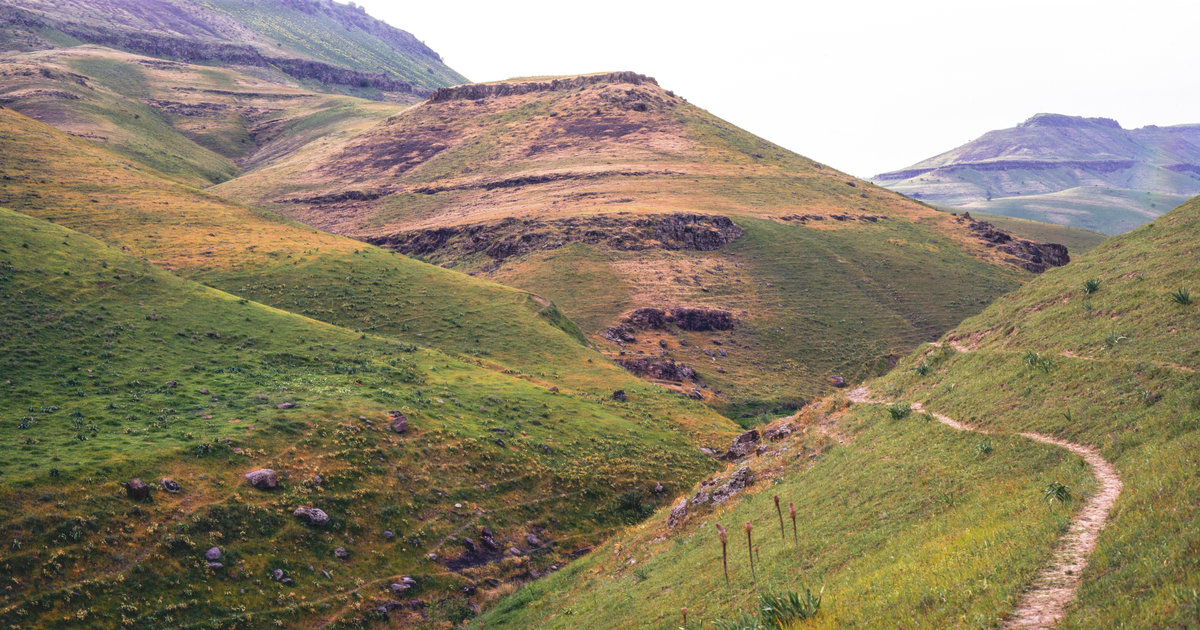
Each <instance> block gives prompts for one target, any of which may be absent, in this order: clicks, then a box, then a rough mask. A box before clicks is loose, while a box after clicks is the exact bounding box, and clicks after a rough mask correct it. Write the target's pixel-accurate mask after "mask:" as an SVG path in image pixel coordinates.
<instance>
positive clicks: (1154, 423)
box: [483, 200, 1200, 629]
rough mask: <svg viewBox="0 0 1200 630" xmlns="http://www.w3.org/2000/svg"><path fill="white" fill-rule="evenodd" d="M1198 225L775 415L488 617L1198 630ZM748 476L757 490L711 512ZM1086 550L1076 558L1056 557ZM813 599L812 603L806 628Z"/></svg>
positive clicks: (503, 622) (558, 621)
mask: <svg viewBox="0 0 1200 630" xmlns="http://www.w3.org/2000/svg"><path fill="white" fill-rule="evenodd" d="M1198 226H1200V200H1193V201H1191V202H1189V203H1187V204H1185V205H1183V206H1181V207H1179V208H1176V209H1175V210H1173V211H1171V212H1169V213H1167V214H1165V215H1164V216H1162V217H1159V218H1158V219H1157V220H1155V221H1154V222H1152V223H1150V224H1147V225H1144V226H1142V227H1140V228H1138V229H1136V230H1134V231H1132V232H1130V233H1127V234H1124V235H1121V236H1117V237H1114V238H1111V239H1109V240H1107V241H1106V242H1105V243H1103V244H1102V245H1100V246H1099V247H1097V248H1096V249H1095V250H1093V251H1091V252H1089V253H1088V254H1085V255H1082V256H1080V257H1078V258H1077V259H1076V260H1074V261H1073V262H1072V263H1071V265H1069V266H1067V267H1064V268H1061V269H1054V270H1051V271H1049V272H1047V273H1046V274H1044V275H1043V276H1041V277H1039V278H1037V279H1036V280H1033V281H1031V282H1029V283H1028V284H1026V285H1025V286H1023V287H1022V288H1020V289H1018V290H1017V291H1014V292H1012V293H1009V294H1007V295H1005V296H1003V297H1001V298H1000V299H998V300H997V301H996V302H995V303H994V304H992V305H991V306H989V307H988V308H987V309H985V310H984V311H983V312H982V313H981V314H979V315H978V316H976V317H972V318H970V319H968V320H966V321H965V322H963V323H962V324H961V325H960V326H958V327H956V328H955V329H954V330H952V331H950V332H949V333H947V334H946V335H945V336H944V337H943V338H942V339H941V340H939V341H938V342H937V343H932V344H925V345H922V346H921V347H920V348H918V349H917V350H916V352H914V353H912V354H911V355H909V356H907V357H905V358H904V359H903V360H902V361H901V362H900V364H899V365H898V366H897V368H896V369H895V370H893V371H892V372H890V373H889V374H888V375H886V376H884V377H882V378H879V379H874V380H871V381H868V382H867V383H865V387H864V388H863V389H862V390H859V391H857V392H854V393H852V394H851V396H849V397H846V396H841V395H839V396H834V397H829V398H826V399H823V400H821V401H819V402H817V403H814V404H813V405H810V406H808V407H806V408H805V409H803V410H801V411H800V412H799V413H797V414H796V415H794V416H792V417H789V418H786V419H783V420H781V421H778V422H776V423H773V424H772V425H771V426H770V427H767V428H766V431H765V432H764V434H763V439H762V445H763V447H764V448H761V449H759V450H758V451H757V452H758V453H759V454H758V455H757V457H756V456H754V455H753V454H750V455H747V457H746V458H744V459H739V460H735V461H733V462H731V464H730V466H729V468H728V469H727V470H725V471H721V472H718V473H717V474H716V475H714V476H713V477H712V478H710V480H706V481H704V482H702V483H701V484H699V485H698V486H696V487H693V488H691V489H689V490H688V491H686V492H684V493H681V494H680V497H679V501H677V503H676V504H675V508H673V509H670V510H669V509H665V508H664V509H663V510H661V511H660V512H659V513H658V514H656V515H655V517H653V518H651V519H650V520H649V521H647V522H646V523H644V524H643V525H641V526H638V527H636V528H632V529H631V530H629V531H628V532H626V533H625V534H623V535H622V536H618V537H615V538H614V539H612V540H611V541H609V542H608V543H606V544H605V545H604V546H603V547H601V548H600V549H598V553H594V554H591V555H589V556H588V557H587V558H585V559H583V560H581V561H580V562H577V563H575V564H573V565H571V566H570V567H569V568H568V569H567V570H566V571H563V572H560V573H558V574H556V575H554V576H551V577H550V578H548V579H547V580H544V581H541V582H538V583H535V584H533V585H530V586H528V587H526V588H524V589H522V590H521V591H518V592H517V593H515V594H513V595H512V596H510V597H509V598H508V599H506V600H504V601H501V602H500V603H499V604H498V605H497V606H496V607H495V608H493V609H492V610H491V611H489V612H488V613H487V614H485V616H484V618H483V621H484V623H485V625H486V627H488V628H575V627H581V626H588V627H627V626H628V627H633V626H636V627H643V628H679V627H685V628H710V627H717V628H738V629H743V628H759V627H777V626H775V625H772V624H769V623H766V620H767V619H768V618H769V616H770V615H769V613H770V611H769V610H768V607H773V608H775V609H777V610H782V611H783V616H784V617H785V619H790V621H787V622H785V624H784V625H783V626H782V627H786V628H845V627H863V628H867V627H870V628H875V627H938V628H974V627H1069V628H1096V629H1100V628H1114V627H1122V626H1126V627H1138V628H1151V627H1190V626H1192V625H1194V624H1195V621H1196V619H1197V614H1198V612H1200V600H1198V599H1197V597H1196V591H1197V588H1200V577H1198V576H1200V573H1197V571H1196V558H1197V557H1198V556H1197V551H1198V550H1200V532H1198V531H1197V529H1196V510H1197V509H1198V506H1200V483H1198V482H1197V479H1200V476H1198V474H1197V473H1198V472H1200V460H1198V459H1197V456H1196V453H1197V447H1198V446H1200V381H1197V379H1196V370H1197V368H1198V367H1200V350H1197V349H1198V348H1200V339H1198V338H1197V335H1200V326H1198V323H1200V311H1198V308H1197V301H1200V300H1197V297H1198V296H1197V290H1198V289H1197V277H1196V274H1195V272H1194V270H1195V268H1196V264H1197V263H1198V262H1200V259H1198V258H1197V254H1198V252H1197V251H1196V247H1195V244H1196V243H1197V242H1200V234H1198ZM852 400H855V401H858V402H852ZM869 400H874V401H876V402H875V403H872V402H868V401H869ZM878 403H882V404H878ZM956 421H957V423H961V424H957V425H956V424H954V423H955V422H956ZM945 424H951V425H952V426H951V427H947V426H944V425H945ZM956 429H957V430H956ZM789 431H790V433H789ZM1047 441H1049V442H1057V443H1058V445H1054V444H1046V443H1045V442H1047ZM1067 446H1072V448H1071V449H1069V448H1066V447H1067ZM1076 447H1077V448H1078V449H1079V450H1080V451H1083V452H1085V453H1088V458H1087V459H1085V458H1083V457H1081V456H1080V455H1079V454H1078V453H1077V452H1073V449H1074V448H1076ZM1105 462H1107V464H1105ZM1108 466H1111V470H1109V471H1107V472H1104V471H1102V470H1101V469H1102V468H1107V467H1108ZM741 469H746V470H748V471H749V476H750V479H751V483H750V485H749V486H748V487H747V488H746V489H745V490H744V491H743V492H741V493H739V494H736V495H735V496H734V497H733V498H731V499H729V500H726V501H724V502H722V503H721V504H720V505H712V497H715V496H716V494H717V493H716V492H715V491H714V488H718V487H724V484H725V483H727V481H728V480H729V479H731V478H734V477H739V478H743V479H744V478H745V477H744V475H745V473H742V474H741V475H739V473H737V472H736V471H738V470H741ZM714 482H715V483H714ZM1122 485H1123V487H1122ZM775 497H778V498H779V500H780V503H781V504H782V507H783V508H786V507H787V506H788V505H789V504H793V505H795V507H796V508H797V512H798V515H797V518H796V522H797V526H796V529H795V530H793V521H792V520H791V518H790V515H789V514H788V511H787V510H786V509H779V510H778V511H777V509H778V508H777V507H776V505H777V504H776V503H774V501H773V499H774V498H775ZM1098 500H1105V501H1111V504H1110V506H1109V507H1108V508H1105V509H1101V510H1099V511H1096V510H1094V509H1093V508H1092V507H1091V506H1092V505H1093V504H1094V503H1095V502H1096V501H1098ZM680 506H683V507H684V508H686V510H685V511H684V512H680V510H681V509H682V508H681V507H680ZM743 523H748V524H750V525H751V526H752V530H751V532H750V534H749V535H750V536H752V537H753V538H752V541H748V540H747V534H745V533H744V532H743V527H742V524H743ZM718 524H723V525H724V526H725V527H726V528H727V530H728V532H729V536H728V549H727V550H728V560H727V566H728V569H727V571H728V574H729V577H728V579H727V578H726V577H725V570H723V566H722V546H723V545H722V541H721V536H720V535H719V533H718V531H717V525H718ZM777 527H778V528H780V529H779V530H778V533H777V529H776V528H777ZM1087 528H1090V531H1092V532H1093V534H1095V538H1094V540H1093V541H1092V542H1091V543H1088V542H1086V541H1085V539H1084V538H1081V537H1080V535H1079V533H1078V532H1079V531H1082V530H1084V529H1087ZM751 543H752V544H753V545H754V548H753V555H754V560H753V563H755V564H756V566H754V565H753V564H752V561H751V559H750V557H749V556H750V551H751V550H750V549H749V548H748V545H749V544H751ZM1092 544H1094V547H1091V549H1090V551H1089V550H1088V548H1089V547H1090V546H1091V545H1092ZM1073 549H1083V550H1084V551H1081V552H1080V553H1081V554H1082V561H1074V564H1071V563H1067V564H1063V562H1064V561H1063V558H1064V557H1065V556H1069V555H1070V553H1069V552H1068V550H1073ZM1051 567H1056V568H1057V572H1056V573H1046V572H1047V569H1048V568H1051ZM1045 576H1049V577H1045ZM1059 587H1061V588H1059ZM789 593H792V594H795V595H797V596H798V597H797V602H798V603H797V604H796V605H793V604H790V603H789V601H790V600H789V598H788V594H789ZM806 593H809V594H811V596H812V597H814V598H816V597H819V598H820V603H819V606H818V607H817V608H818V610H817V611H816V612H815V614H813V615H811V616H810V617H809V618H808V619H807V620H804V619H803V618H802V617H801V615H800V613H805V614H807V613H811V612H812V609H813V607H812V605H811V603H812V600H811V599H810V598H809V597H808V596H806ZM771 594H777V595H781V596H782V597H783V603H782V604H780V603H779V601H778V600H769V599H766V598H764V596H770V595H771ZM797 611H798V612H797ZM685 614H686V621H685V617H684V615H685ZM1018 617H1020V618H1021V619H1022V620H1023V621H1018V619H1017V618H1018ZM758 624H762V625H758ZM1021 624H1025V625H1021Z"/></svg>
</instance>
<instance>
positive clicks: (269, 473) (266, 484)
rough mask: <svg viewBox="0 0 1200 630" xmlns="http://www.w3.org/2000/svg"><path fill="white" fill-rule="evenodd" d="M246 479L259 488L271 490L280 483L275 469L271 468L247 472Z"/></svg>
mask: <svg viewBox="0 0 1200 630" xmlns="http://www.w3.org/2000/svg"><path fill="white" fill-rule="evenodd" d="M246 480H247V481H249V482H250V485H252V486H254V487H255V488H258V489H259V490H269V489H271V488H274V487H275V486H277V485H279V479H278V478H277V477H275V471H274V470H271V469H270V468H259V469H258V470H251V471H250V472H248V473H246Z"/></svg>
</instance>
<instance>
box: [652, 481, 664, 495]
mask: <svg viewBox="0 0 1200 630" xmlns="http://www.w3.org/2000/svg"><path fill="white" fill-rule="evenodd" d="M662 491H663V485H662V484H661V483H659V482H655V483H654V488H653V492H654V494H661V493H662Z"/></svg>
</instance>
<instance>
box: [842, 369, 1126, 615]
mask: <svg viewBox="0 0 1200 630" xmlns="http://www.w3.org/2000/svg"><path fill="white" fill-rule="evenodd" d="M849 398H850V400H851V401H853V402H856V403H874V404H881V405H885V404H890V402H888V401H883V400H871V398H870V392H869V391H868V390H867V388H866V387H860V388H858V389H856V390H854V391H852V392H850V393H849ZM912 409H913V410H914V411H917V412H919V413H930V415H932V416H933V417H934V418H935V419H936V420H937V421H938V422H941V423H942V424H944V425H946V426H948V427H951V428H953V429H957V430H959V431H974V432H976V433H984V434H986V433H991V432H990V431H985V430H982V429H976V428H974V427H971V426H968V425H965V424H963V423H961V422H958V421H957V420H954V419H953V418H950V417H949V416H944V415H942V414H939V413H932V412H926V411H925V408H924V407H922V406H921V404H920V403H914V404H913V405H912ZM1021 436H1022V437H1025V438H1028V439H1030V440H1034V441H1036V442H1042V443H1045V444H1052V445H1054V446H1058V447H1060V448H1065V449H1067V450H1069V451H1071V452H1072V453H1077V454H1079V455H1080V456H1081V457H1083V460H1084V461H1085V462H1087V464H1088V466H1090V467H1091V469H1092V475H1093V476H1094V477H1095V478H1096V483H1097V484H1098V486H1099V491H1098V492H1096V493H1094V494H1092V496H1090V497H1089V498H1088V500H1087V502H1086V503H1084V505H1083V508H1082V509H1081V510H1079V512H1078V513H1077V514H1075V516H1074V517H1072V518H1071V527H1070V529H1069V530H1067V533H1066V535H1065V536H1063V538H1062V541H1060V543H1059V545H1058V547H1057V548H1056V549H1055V551H1054V557H1053V558H1052V559H1051V561H1050V564H1049V565H1048V566H1047V567H1046V568H1045V569H1043V570H1042V573H1041V575H1040V576H1038V579H1037V580H1035V581H1034V583H1033V586H1032V587H1031V588H1030V590H1028V591H1026V592H1025V594H1024V596H1023V597H1022V598H1021V600H1020V602H1018V603H1017V606H1016V608H1014V609H1013V611H1012V614H1011V615H1009V618H1008V619H1007V620H1006V621H1005V623H1004V628H1008V629H1013V630H1016V629H1033V628H1037V629H1049V628H1053V627H1054V626H1055V624H1057V623H1058V621H1059V620H1060V619H1062V617H1063V615H1064V614H1065V612H1066V609H1067V606H1068V605H1069V604H1070V603H1071V602H1072V601H1074V600H1075V594H1076V591H1078V589H1079V581H1080V578H1081V577H1082V574H1083V569H1084V567H1086V566H1087V560H1088V556H1089V555H1091V553H1092V551H1093V550H1094V549H1095V548H1096V539H1097V538H1099V536H1100V531H1101V530H1103V529H1104V526H1105V524H1107V522H1108V515H1109V513H1110V512H1111V511H1112V508H1113V505H1114V504H1116V502H1117V497H1118V496H1119V495H1120V494H1121V478H1120V477H1119V476H1118V475H1117V470H1116V468H1114V467H1113V465H1112V464H1111V463H1109V462H1108V461H1107V460H1105V459H1104V458H1103V457H1101V456H1100V454H1099V453H1097V452H1096V451H1095V450H1094V449H1091V448H1088V447H1086V446H1083V445H1080V444H1075V443H1073V442H1066V441H1063V440H1059V439H1055V438H1052V437H1050V436H1047V435H1042V434H1040V433H1022V434H1021Z"/></svg>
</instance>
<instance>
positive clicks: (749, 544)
mask: <svg viewBox="0 0 1200 630" xmlns="http://www.w3.org/2000/svg"><path fill="white" fill-rule="evenodd" d="M742 529H744V530H746V551H748V552H750V577H751V579H753V580H754V582H755V583H756V584H757V583H758V574H757V573H755V572H754V534H753V532H754V526H753V525H751V524H750V521H746V524H745V525H744V526H743V527H742Z"/></svg>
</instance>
